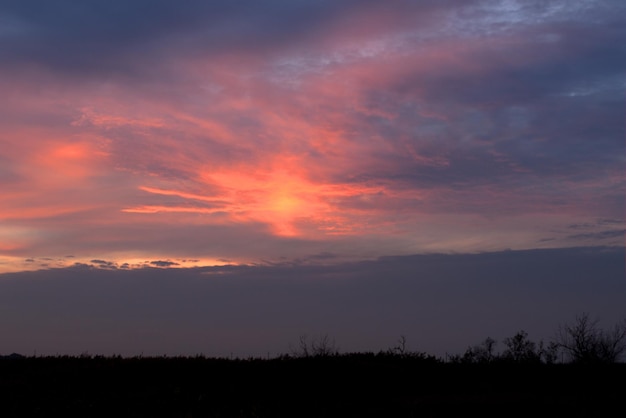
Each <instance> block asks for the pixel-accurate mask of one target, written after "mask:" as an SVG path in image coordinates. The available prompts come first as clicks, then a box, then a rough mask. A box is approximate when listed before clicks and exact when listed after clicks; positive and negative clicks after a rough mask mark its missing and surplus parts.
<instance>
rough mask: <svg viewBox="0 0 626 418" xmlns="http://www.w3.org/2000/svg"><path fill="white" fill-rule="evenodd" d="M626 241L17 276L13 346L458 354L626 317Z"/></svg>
mask: <svg viewBox="0 0 626 418" xmlns="http://www.w3.org/2000/svg"><path fill="white" fill-rule="evenodd" d="M624 256H625V253H624V248H571V249H560V250H532V251H504V252H497V253H482V254H458V255H443V254H431V255H416V256H404V257H385V258H381V259H378V260H376V261H368V262H357V263H341V264H336V265H332V266H319V265H304V264H302V265H294V264H293V263H285V264H282V265H281V264H278V265H265V266H263V265H259V266H222V267H204V268H193V269H161V268H143V269H139V270H124V269H119V270H102V269H97V268H95V267H93V266H88V265H84V264H83V265H76V266H74V267H71V268H65V269H49V270H42V271H36V272H23V273H11V274H3V275H1V276H0V279H1V280H0V306H2V309H3V312H4V315H3V320H2V321H0V331H1V332H2V335H3V338H4V345H3V350H5V351H6V352H20V353H23V354H30V353H32V352H33V350H37V353H39V354H47V353H50V354H56V353H70V354H74V353H76V354H79V353H81V352H84V351H89V352H90V353H104V354H110V353H122V354H127V355H135V354H140V353H142V352H143V353H145V354H169V355H177V354H196V353H199V352H204V353H206V354H209V355H229V353H230V352H233V353H235V354H237V355H265V354H266V353H267V352H268V351H270V352H271V353H272V354H278V353H281V352H282V353H284V352H288V351H289V344H293V343H297V341H298V337H299V335H302V334H307V335H320V334H322V335H323V334H329V335H330V336H332V337H333V338H335V339H336V341H337V343H338V345H339V346H340V347H341V348H342V350H345V351H356V350H379V349H386V348H388V347H390V346H391V345H392V344H393V343H394V342H395V341H396V340H397V338H398V336H399V335H405V336H406V337H407V339H408V342H409V344H410V345H411V348H412V349H417V350H425V351H429V352H431V353H434V354H437V355H444V353H445V352H446V351H447V352H449V353H458V352H462V351H464V350H465V348H466V347H467V346H468V345H470V344H473V343H476V342H478V341H482V340H483V339H484V338H486V337H487V336H491V337H493V338H496V339H499V340H501V339H502V338H505V337H509V336H511V335H513V334H514V333H515V332H517V331H518V330H520V329H525V330H526V331H527V332H528V333H529V335H530V337H531V338H532V339H535V340H539V339H546V340H548V339H550V338H552V337H553V336H554V332H555V331H556V329H557V327H558V325H559V324H560V323H563V322H567V321H570V320H571V319H572V318H573V317H574V316H575V315H576V314H577V313H580V312H589V313H590V314H591V315H592V316H594V317H599V318H600V319H601V320H602V321H603V322H602V323H603V324H604V323H607V324H612V323H614V322H615V321H617V320H619V319H621V318H623V317H624V316H626V308H625V307H624V303H623V301H624V299H625V298H626V282H625V281H624Z"/></svg>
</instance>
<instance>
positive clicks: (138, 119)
mask: <svg viewBox="0 0 626 418" xmlns="http://www.w3.org/2000/svg"><path fill="white" fill-rule="evenodd" d="M0 12H1V13H0V16H2V17H1V18H0V91H2V92H3V94H2V95H3V99H2V101H0V127H1V130H0V141H1V143H2V147H1V148H0V198H1V199H2V205H0V271H11V270H22V269H30V268H32V267H39V266H44V267H45V266H46V265H47V266H50V265H69V264H71V263H74V262H76V261H81V262H87V261H89V260H100V261H102V262H103V263H96V264H98V265H101V266H103V267H106V266H107V264H106V263H115V265H117V266H121V265H123V264H124V263H127V266H129V267H132V266H137V267H139V266H143V265H146V264H148V265H150V263H154V264H153V265H154V266H161V267H168V266H169V267H175V266H179V267H180V266H193V265H207V264H220V263H222V264H223V263H225V262H227V261H229V262H248V263H250V262H260V261H262V260H266V261H268V260H269V261H272V262H276V261H279V260H281V259H290V260H294V259H299V258H307V259H311V260H313V259H314V258H313V257H312V256H314V255H316V254H326V253H330V254H333V255H334V256H335V257H342V259H346V258H348V259H350V258H368V257H370V258H371V257H376V256H379V255H393V254H410V253H420V252H432V251H448V252H450V251H452V252H471V251H484V250H501V249H506V248H515V249H521V248H543V247H570V246H577V245H623V243H624V223H623V214H624V210H625V205H624V192H625V187H624V186H625V182H624V175H623V166H624V159H625V158H624V157H625V153H624V151H625V150H624V137H625V131H624V123H623V121H624V109H625V99H624V88H625V87H626V77H625V76H624V74H625V70H626V59H625V58H624V57H626V54H625V52H626V51H625V49H624V45H625V41H626V29H624V28H626V24H625V23H626V22H625V21H624V20H625V18H624V16H626V6H623V5H621V4H619V3H618V2H614V1H578V2H575V3H572V2H566V1H563V2H559V1H557V2H549V3H546V2H539V1H537V2H535V1H529V2H517V1H462V2H461V1H456V2H455V1H448V2H435V1H432V2H430V1H426V2H407V1H400V0H398V1H389V2H384V4H383V3H380V2H375V1H358V2H357V1H315V2H297V3H296V2H292V1H284V0H273V1H267V2H263V4H262V5H261V4H260V3H259V2H256V1H241V2H227V1H224V2H220V1H213V2H204V1H188V2H185V3H184V5H181V4H178V3H174V2H169V1H157V2H154V1H150V2H144V1H135V2H132V3H129V2H121V1H107V2H102V1H96V0H93V1H84V2H80V4H79V5H78V4H76V2H70V1H57V2H54V4H52V3H50V2H44V1H19V2H18V1H4V2H2V4H1V5H0ZM70 255H71V256H73V257H68V256H70ZM325 260H326V261H327V259H325ZM318 261H319V259H318Z"/></svg>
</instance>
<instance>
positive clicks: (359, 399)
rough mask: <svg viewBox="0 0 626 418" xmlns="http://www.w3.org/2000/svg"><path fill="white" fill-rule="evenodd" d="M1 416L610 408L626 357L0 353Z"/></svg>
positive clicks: (511, 413) (624, 397)
mask: <svg viewBox="0 0 626 418" xmlns="http://www.w3.org/2000/svg"><path fill="white" fill-rule="evenodd" d="M0 401H1V404H0V405H1V407H0V408H1V409H0V416H2V417H51V416H59V417H82V418H87V417H343V418H348V417H456V416H480V417H496V416H497V417H527V416H532V417H537V416H549V417H552V418H554V417H568V418H569V417H605V416H621V414H623V413H624V412H623V411H624V408H625V407H626V364H623V363H621V364H613V365H604V366H594V367H590V366H587V367H584V366H580V365H574V364H554V365H546V364H526V365H523V364H509V363H502V364H450V363H442V362H439V361H436V360H433V359H429V358H419V357H411V356H398V355H389V354H384V353H379V354H367V353H364V354H344V355H340V356H330V357H310V358H289V357H284V358H276V359H269V360H262V359H249V360H227V359H211V358H203V357H197V358H186V357H185V358H121V357H97V356H96V357H91V356H83V357H28V358H2V359H0Z"/></svg>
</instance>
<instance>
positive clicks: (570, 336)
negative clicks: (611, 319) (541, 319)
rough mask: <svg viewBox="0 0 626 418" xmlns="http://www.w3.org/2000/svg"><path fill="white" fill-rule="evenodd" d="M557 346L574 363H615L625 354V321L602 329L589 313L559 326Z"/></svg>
mask: <svg viewBox="0 0 626 418" xmlns="http://www.w3.org/2000/svg"><path fill="white" fill-rule="evenodd" d="M556 339H557V345H558V347H559V348H560V349H561V350H562V351H563V352H564V353H565V354H567V355H568V356H569V357H570V359H571V361H572V362H574V363H583V364H595V363H615V362H616V361H618V360H619V358H620V356H621V355H622V354H623V353H624V352H625V351H626V321H623V322H622V323H620V324H617V325H615V326H614V327H613V329H612V330H609V331H607V330H603V329H601V328H599V326H598V320H597V319H596V320H591V319H590V318H589V314H588V313H583V314H581V315H578V316H577V317H576V319H575V321H574V323H573V324H565V325H562V326H560V327H559V330H558V333H557V337H556Z"/></svg>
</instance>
